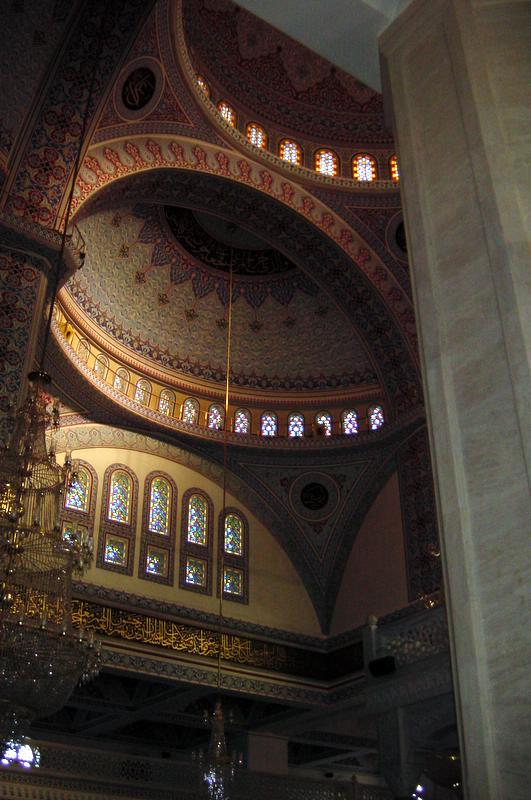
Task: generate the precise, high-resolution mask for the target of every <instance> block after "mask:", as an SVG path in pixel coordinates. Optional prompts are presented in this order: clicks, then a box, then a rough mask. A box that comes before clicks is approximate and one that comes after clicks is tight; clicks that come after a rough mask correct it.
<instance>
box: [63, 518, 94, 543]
mask: <svg viewBox="0 0 531 800" xmlns="http://www.w3.org/2000/svg"><path fill="white" fill-rule="evenodd" d="M63 539H64V541H65V542H66V543H67V544H68V545H69V546H70V547H74V546H75V545H78V544H79V543H80V542H89V541H90V542H92V537H91V535H90V534H89V529H88V527H87V526H86V525H79V524H78V523H77V522H63Z"/></svg>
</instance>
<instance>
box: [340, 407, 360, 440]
mask: <svg viewBox="0 0 531 800" xmlns="http://www.w3.org/2000/svg"><path fill="white" fill-rule="evenodd" d="M341 422H342V425H343V433H346V434H347V435H348V436H352V435H353V434H355V433H358V431H359V422H358V414H357V412H356V411H355V410H354V409H353V408H351V409H349V410H348V411H343V413H342V415H341Z"/></svg>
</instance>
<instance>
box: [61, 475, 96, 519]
mask: <svg viewBox="0 0 531 800" xmlns="http://www.w3.org/2000/svg"><path fill="white" fill-rule="evenodd" d="M91 492H92V477H91V475H90V472H89V471H88V469H86V468H85V467H78V468H77V470H76V471H75V472H74V475H73V476H72V480H71V482H70V485H69V486H68V488H67V490H66V497H65V508H67V509H69V510H70V511H80V512H82V513H83V514H88V510H89V506H90V498H91Z"/></svg>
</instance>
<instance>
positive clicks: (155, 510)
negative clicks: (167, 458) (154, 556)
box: [148, 477, 171, 536]
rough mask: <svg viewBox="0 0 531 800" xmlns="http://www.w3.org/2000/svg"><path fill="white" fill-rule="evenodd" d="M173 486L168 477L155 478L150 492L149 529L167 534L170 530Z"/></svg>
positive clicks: (152, 531)
mask: <svg viewBox="0 0 531 800" xmlns="http://www.w3.org/2000/svg"><path fill="white" fill-rule="evenodd" d="M170 504H171V486H170V484H169V483H168V481H167V480H166V478H161V477H157V478H153V480H152V481H151V490H150V493H149V520H148V529H149V530H150V531H151V533H161V534H162V535H163V536H167V535H168V533H169V530H170Z"/></svg>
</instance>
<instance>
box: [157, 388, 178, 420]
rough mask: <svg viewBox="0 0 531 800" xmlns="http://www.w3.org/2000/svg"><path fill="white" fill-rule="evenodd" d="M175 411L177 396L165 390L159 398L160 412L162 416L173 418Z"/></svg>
mask: <svg viewBox="0 0 531 800" xmlns="http://www.w3.org/2000/svg"><path fill="white" fill-rule="evenodd" d="M174 410H175V395H174V394H173V392H170V390H169V389H163V390H162V392H161V393H160V397H159V411H160V413H161V414H167V415H168V416H169V417H172V416H173V412H174Z"/></svg>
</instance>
